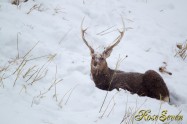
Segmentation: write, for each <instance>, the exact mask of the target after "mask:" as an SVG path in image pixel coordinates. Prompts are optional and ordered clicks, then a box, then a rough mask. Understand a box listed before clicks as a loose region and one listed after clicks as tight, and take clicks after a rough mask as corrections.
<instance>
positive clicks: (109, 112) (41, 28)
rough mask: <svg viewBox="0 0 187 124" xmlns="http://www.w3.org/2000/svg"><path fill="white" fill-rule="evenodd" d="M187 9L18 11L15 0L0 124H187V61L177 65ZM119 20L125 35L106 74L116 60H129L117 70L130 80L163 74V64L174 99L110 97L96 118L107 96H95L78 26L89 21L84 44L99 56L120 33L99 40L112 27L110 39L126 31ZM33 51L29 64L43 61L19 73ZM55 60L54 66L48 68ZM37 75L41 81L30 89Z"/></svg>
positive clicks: (0, 19) (75, 5)
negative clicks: (138, 116)
mask: <svg viewBox="0 0 187 124" xmlns="http://www.w3.org/2000/svg"><path fill="white" fill-rule="evenodd" d="M186 5H187V1H186V0H164V1H163V0H102V1H101V0H29V1H28V2H25V3H20V5H19V6H18V7H17V6H16V5H12V4H11V3H10V0H1V1H0V124H120V123H121V121H122V120H123V118H124V116H125V115H126V117H127V119H126V120H125V121H123V122H122V123H124V124H125V123H127V122H126V121H128V120H129V118H130V117H131V116H132V114H133V113H134V112H138V111H136V110H137V109H139V110H143V109H145V110H151V114H152V115H157V114H158V113H159V114H161V112H162V111H163V110H167V111H168V115H177V114H178V113H179V112H180V111H181V113H180V114H181V115H183V120H182V121H179V122H177V121H171V122H170V121H165V122H161V121H158V122H155V121H143V120H142V121H136V120H134V121H133V123H135V124H136V123H137V124H144V123H166V122H170V123H172V124H176V123H186V122H187V95H186V94H187V90H186V89H187V84H186V80H187V77H186V74H187V60H182V59H181V58H180V57H174V55H175V53H176V51H175V50H176V44H177V43H183V42H185V41H186V39H187V34H186V31H187V24H186V22H187V15H186V11H187V8H186ZM33 6H35V9H33V10H32V9H31V8H33ZM30 10H31V11H30ZM121 16H122V17H123V19H124V22H125V27H126V32H125V36H124V38H123V39H122V41H121V42H120V44H119V45H118V46H116V47H115V48H114V50H113V52H112V54H111V56H110V58H109V59H108V60H107V62H108V65H109V67H111V68H115V65H116V62H117V60H118V58H119V55H120V56H121V58H123V57H125V56H126V55H128V58H126V59H125V60H124V61H123V62H122V63H121V64H120V67H119V69H120V70H123V71H127V72H129V71H133V72H141V73H144V72H145V71H146V70H149V69H153V70H156V71H157V72H159V71H158V68H159V67H160V66H163V62H166V63H167V64H168V66H167V70H168V71H170V72H172V76H170V75H167V74H163V73H160V72H159V73H160V75H161V76H162V77H163V79H164V80H165V82H166V84H167V86H168V89H169V91H170V95H171V104H168V103H163V102H161V101H159V100H156V99H152V98H149V97H139V96H137V95H136V94H134V95H132V94H130V93H129V92H128V91H124V90H121V91H120V92H118V91H116V90H113V91H111V92H109V93H108V95H107V98H106V101H105V102H104V105H103V107H102V110H101V112H99V111H100V108H101V106H102V103H103V101H104V98H105V96H106V93H107V92H106V91H102V90H99V89H98V88H96V87H95V85H94V82H93V81H92V79H91V77H90V59H91V58H90V53H89V49H88V48H87V47H86V45H85V44H84V43H83V41H82V39H81V35H80V29H81V28H80V26H81V21H82V19H83V18H84V17H85V21H84V25H83V27H84V28H86V27H88V30H87V36H86V38H87V39H88V41H90V44H91V45H92V46H93V47H94V48H95V49H96V50H98V51H100V48H103V47H105V46H107V45H109V44H110V43H112V41H113V40H114V39H115V38H116V37H117V35H118V32H117V31H114V32H112V33H108V34H106V35H102V36H101V35H97V33H99V32H102V31H103V30H106V29H107V28H109V27H112V26H113V28H111V29H110V30H108V31H113V30H116V29H117V28H119V29H121V27H122V21H121ZM17 39H18V40H17ZM17 41H18V49H19V50H17ZM37 42H38V44H37ZM35 45H36V47H34V48H33V46H35ZM32 48H33V49H32ZM31 49H32V51H31V52H30V53H29V54H28V55H27V56H26V57H27V59H32V58H36V57H41V56H44V57H42V58H38V59H34V60H30V61H28V62H27V63H26V64H25V65H23V64H22V66H23V67H22V69H21V68H19V65H20V64H21V63H22V61H23V59H22V57H23V56H24V55H26V54H27V53H28V51H29V50H31ZM18 51H19V59H16V56H17V55H18ZM52 56H54V59H52V60H49V59H50V58H52ZM14 60H15V61H14ZM23 62H25V61H23ZM5 67H8V68H7V70H6V69H5V70H4V68H5ZM32 67H33V68H34V69H32V70H31V72H30V73H29V74H28V75H27V76H26V77H25V78H24V77H23V76H24V74H26V72H27V71H28V69H29V68H30V69H31V68H32ZM16 69H18V71H16ZM37 69H38V71H39V69H41V71H40V73H39V74H38V75H39V76H40V77H42V76H43V78H41V79H38V81H36V82H34V83H33V84H32V85H29V83H32V81H33V79H34V77H35V76H36V74H35V75H34V76H33V77H31V75H32V74H34V72H35V71H37ZM19 70H20V73H19ZM15 71H16V73H15V74H13V73H14V72H15ZM18 73H19V74H18ZM45 73H46V75H45ZM29 77H31V78H30V79H29ZM40 77H39V78H40ZM55 77H56V78H55ZM16 78H17V80H16ZM1 79H2V80H1ZM55 79H56V82H55ZM27 80H28V81H27ZM58 81H60V82H59V83H58ZM14 83H15V86H13V85H14ZM51 85H52V87H51V88H50V86H51ZM48 89H49V90H48ZM55 94H56V96H55ZM128 115H129V116H128Z"/></svg>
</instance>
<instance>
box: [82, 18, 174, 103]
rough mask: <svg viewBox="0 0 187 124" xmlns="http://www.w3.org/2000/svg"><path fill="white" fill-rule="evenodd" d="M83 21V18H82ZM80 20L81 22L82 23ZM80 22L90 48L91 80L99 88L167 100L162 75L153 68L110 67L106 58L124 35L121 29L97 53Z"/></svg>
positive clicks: (166, 91) (167, 92) (167, 94)
mask: <svg viewBox="0 0 187 124" xmlns="http://www.w3.org/2000/svg"><path fill="white" fill-rule="evenodd" d="M83 21H84V20H83ZM83 21H82V24H83ZM82 24H81V33H82V39H83V41H84V43H85V44H86V46H87V47H88V48H89V49H90V54H91V57H92V60H91V74H92V77H93V81H94V83H95V85H96V87H98V88H99V89H102V90H108V91H111V90H113V89H117V90H119V88H122V89H124V90H128V91H130V92H131V93H137V94H138V95H140V96H148V97H151V98H156V99H159V100H163V101H165V102H169V99H170V98H169V91H168V88H167V86H166V84H165V82H164V80H163V79H162V77H161V76H160V75H159V74H158V73H157V72H155V71H153V70H148V71H146V72H145V73H136V72H123V71H119V70H113V69H110V68H109V67H108V65H107V61H106V59H107V58H108V57H109V56H110V54H111V52H112V50H113V48H114V47H115V46H116V45H117V44H118V43H119V42H120V41H121V39H122V37H123V35H124V30H125V29H124V24H123V31H119V33H120V35H119V36H118V37H117V38H116V39H115V41H114V43H113V44H112V45H110V46H108V47H107V48H106V49H105V50H104V51H103V53H101V54H98V53H96V52H95V51H94V49H93V48H92V47H91V46H90V45H89V44H88V42H87V40H86V39H85V32H86V30H87V29H83V28H82Z"/></svg>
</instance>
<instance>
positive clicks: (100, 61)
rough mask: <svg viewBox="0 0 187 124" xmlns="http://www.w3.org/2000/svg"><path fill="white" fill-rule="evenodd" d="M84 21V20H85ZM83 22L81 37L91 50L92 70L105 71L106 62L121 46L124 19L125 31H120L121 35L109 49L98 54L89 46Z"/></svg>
mask: <svg viewBox="0 0 187 124" xmlns="http://www.w3.org/2000/svg"><path fill="white" fill-rule="evenodd" d="M83 21H84V19H83ZM83 21H82V23H81V35H82V39H83V41H84V43H85V44H86V46H87V47H88V48H89V49H90V55H91V57H92V60H91V68H92V69H96V70H103V69H104V68H106V67H107V62H106V59H107V58H108V57H109V56H110V54H111V52H112V50H113V48H114V47H115V46H116V45H117V44H119V42H120V41H121V39H122V37H123V35H124V32H125V31H124V30H125V28H124V22H123V19H122V22H123V30H122V31H120V30H118V31H119V33H120V35H119V36H118V37H117V38H116V39H115V40H114V42H113V43H112V44H111V45H109V46H108V47H106V48H105V49H104V51H103V52H102V53H97V52H95V50H94V49H93V48H92V47H91V46H90V45H89V44H88V42H87V40H86V39H85V33H86V30H87V28H86V29H83V28H82V25H83Z"/></svg>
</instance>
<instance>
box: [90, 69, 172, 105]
mask: <svg viewBox="0 0 187 124" xmlns="http://www.w3.org/2000/svg"><path fill="white" fill-rule="evenodd" d="M91 74H92V77H93V81H94V83H95V85H96V87H97V88H99V89H102V90H108V91H111V90H113V89H117V90H119V88H121V89H124V90H128V91H129V92H131V93H132V94H134V93H136V94H138V95H140V96H148V97H152V98H156V99H159V100H160V99H161V100H164V101H167V102H169V92H168V89H167V86H166V85H165V83H164V80H163V79H162V77H161V76H160V75H159V74H158V73H157V72H155V71H153V70H148V71H146V72H145V73H144V74H142V73H135V72H123V71H117V70H112V69H110V68H107V69H106V70H103V71H99V70H96V69H95V68H92V67H91Z"/></svg>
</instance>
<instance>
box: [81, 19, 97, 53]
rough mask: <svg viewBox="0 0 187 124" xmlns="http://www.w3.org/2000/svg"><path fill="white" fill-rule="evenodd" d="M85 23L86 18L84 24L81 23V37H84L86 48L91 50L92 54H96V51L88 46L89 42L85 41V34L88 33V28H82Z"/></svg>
mask: <svg viewBox="0 0 187 124" xmlns="http://www.w3.org/2000/svg"><path fill="white" fill-rule="evenodd" d="M83 22H84V18H83V20H82V23H81V36H82V39H83V41H84V43H85V44H86V46H87V47H88V48H89V49H90V51H91V53H94V49H93V48H92V47H91V46H90V45H89V44H88V42H87V41H86V39H85V35H84V34H85V32H86V30H87V29H88V28H86V29H83V28H82V25H83Z"/></svg>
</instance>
